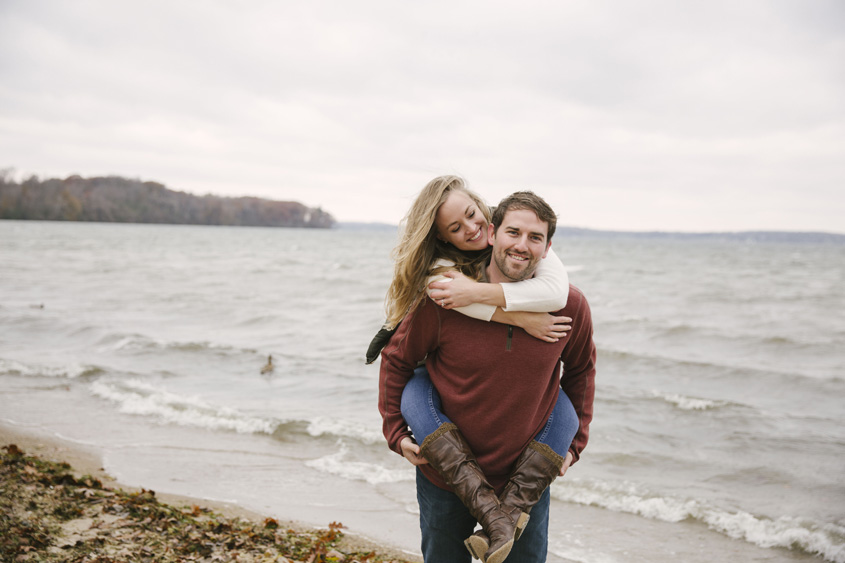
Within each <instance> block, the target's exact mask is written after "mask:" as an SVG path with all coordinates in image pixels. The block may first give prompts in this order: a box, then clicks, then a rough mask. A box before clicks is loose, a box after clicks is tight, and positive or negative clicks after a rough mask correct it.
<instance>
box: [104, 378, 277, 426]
mask: <svg viewBox="0 0 845 563" xmlns="http://www.w3.org/2000/svg"><path fill="white" fill-rule="evenodd" d="M91 390H92V391H93V393H94V394H95V395H96V396H98V397H100V398H103V399H106V400H109V401H112V402H114V403H117V404H118V405H119V408H120V411H121V412H124V413H128V414H138V415H145V416H152V417H155V418H158V419H159V420H161V421H164V422H168V423H171V424H178V425H180V426H198V427H202V428H210V429H213V430H234V431H235V432H240V433H264V434H271V433H272V432H273V430H274V429H275V427H276V424H277V423H276V422H275V421H272V420H268V419H264V418H260V417H253V416H248V415H245V414H243V413H239V412H238V411H236V410H235V409H232V408H229V407H222V406H218V405H213V404H211V403H209V402H207V401H204V400H202V399H199V398H197V397H184V396H180V395H176V394H174V393H170V392H169V391H165V390H163V389H158V388H156V387H154V386H152V385H149V384H147V383H144V382H142V381H139V380H137V379H129V380H127V381H121V382H116V381H112V382H106V381H102V380H100V381H95V382H94V383H92V384H91Z"/></svg>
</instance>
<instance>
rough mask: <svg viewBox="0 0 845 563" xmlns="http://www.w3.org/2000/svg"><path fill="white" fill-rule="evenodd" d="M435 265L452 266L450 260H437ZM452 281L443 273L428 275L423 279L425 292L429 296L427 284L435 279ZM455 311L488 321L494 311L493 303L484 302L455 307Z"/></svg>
mask: <svg viewBox="0 0 845 563" xmlns="http://www.w3.org/2000/svg"><path fill="white" fill-rule="evenodd" d="M436 265H437V266H454V264H453V263H452V262H449V261H448V260H442V259H441V260H438V261H437V264H436ZM443 280H446V281H449V282H450V281H452V278H447V277H446V276H443V275H436V276H428V279H426V280H425V292H426V293H427V294H428V296H429V297H431V289H429V288H428V284H430V283H431V282H436V281H443ZM454 310H455V311H457V312H459V313H463V314H464V315H466V316H468V317H472V318H473V319H478V320H480V321H487V322H490V319H492V318H493V313H495V312H496V306H495V305H485V304H484V303H471V304H469V305H467V306H466V307H455V309H454Z"/></svg>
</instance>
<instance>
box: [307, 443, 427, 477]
mask: <svg viewBox="0 0 845 563" xmlns="http://www.w3.org/2000/svg"><path fill="white" fill-rule="evenodd" d="M338 445H339V448H340V449H339V450H338V451H337V452H335V453H333V454H329V455H327V456H323V457H321V458H318V459H314V460H311V461H309V462H306V464H305V465H307V466H308V467H311V468H313V469H316V470H318V471H323V472H325V473H330V474H332V475H337V476H339V477H343V478H344V479H352V480H356V481H366V482H367V483H369V484H371V485H378V484H380V483H398V482H399V481H413V480H414V478H415V477H414V473H413V472H412V471H408V469H407V468H404V470H397V469H388V468H386V467H384V466H383V465H379V464H377V463H367V462H363V461H354V460H350V459H347V456H348V454H349V447H348V446H347V445H346V444H345V443H343V441H342V440H341V441H340V442H339V444H338Z"/></svg>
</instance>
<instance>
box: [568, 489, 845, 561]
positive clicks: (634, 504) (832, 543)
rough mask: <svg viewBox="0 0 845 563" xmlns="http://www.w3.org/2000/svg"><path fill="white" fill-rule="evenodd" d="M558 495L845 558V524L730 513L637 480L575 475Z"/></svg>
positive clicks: (769, 544) (763, 543)
mask: <svg viewBox="0 0 845 563" xmlns="http://www.w3.org/2000/svg"><path fill="white" fill-rule="evenodd" d="M552 495H553V496H554V497H555V498H556V499H558V500H562V501H565V502H573V503H577V504H584V505H589V506H598V507H601V508H606V509H608V510H613V511H615V512H627V513H630V514H637V515H640V516H644V517H646V518H651V519H654V520H662V521H665V522H680V521H682V520H686V519H687V518H692V519H695V520H698V521H700V522H703V523H705V524H707V526H708V527H709V528H710V529H712V530H716V531H718V532H721V533H723V534H725V535H727V536H730V537H731V538H734V539H742V540H745V541H747V542H750V543H753V544H755V545H758V546H760V547H766V548H768V547H784V548H787V549H799V550H801V551H804V552H806V553H810V554H814V555H820V556H822V557H823V558H825V559H826V560H827V561H833V562H835V563H845V527H843V526H838V525H836V524H830V523H820V522H817V521H813V520H810V519H807V518H795V517H791V516H781V517H780V518H778V519H777V520H772V519H770V518H766V517H763V516H754V515H753V514H749V513H747V512H743V511H737V512H727V511H724V510H721V509H718V508H715V507H712V506H708V505H707V504H706V503H703V502H701V501H698V500H682V499H677V498H671V497H658V496H650V495H648V494H647V493H642V492H640V491H638V490H637V487H636V486H634V485H632V484H609V483H602V482H596V481H591V482H587V481H580V480H575V479H573V480H569V481H566V482H560V483H556V484H555V485H553V486H552Z"/></svg>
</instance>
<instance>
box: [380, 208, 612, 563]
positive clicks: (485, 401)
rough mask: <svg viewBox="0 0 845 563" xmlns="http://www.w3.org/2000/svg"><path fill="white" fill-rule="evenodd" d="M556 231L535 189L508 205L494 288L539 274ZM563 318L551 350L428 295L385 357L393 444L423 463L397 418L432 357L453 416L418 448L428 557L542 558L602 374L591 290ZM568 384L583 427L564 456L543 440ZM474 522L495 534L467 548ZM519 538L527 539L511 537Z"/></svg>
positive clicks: (383, 405) (492, 266)
mask: <svg viewBox="0 0 845 563" xmlns="http://www.w3.org/2000/svg"><path fill="white" fill-rule="evenodd" d="M555 225H556V217H555V214H554V212H553V211H552V209H551V208H550V207H549V206H548V204H547V203H546V202H545V201H543V200H542V199H541V198H539V197H538V196H536V195H534V194H533V193H531V192H518V193H516V194H513V195H511V196H509V197H508V198H505V199H504V200H503V201H502V202H501V203H500V204H499V206H498V207H497V208H496V211H495V213H494V215H493V220H492V224H491V225H490V226H489V230H488V240H489V243H490V245H491V246H492V257H491V260H490V263H489V264H488V265H487V268H486V271H485V274H486V278H487V280H486V281H490V282H492V283H510V282H514V281H520V280H523V279H528V278H530V277H532V276H533V274H534V271H535V269H536V267H537V264H538V263H539V261H540V260H542V259H543V258H545V256H546V253H547V252H548V249H549V247H550V246H551V238H552V235H553V234H554V230H555ZM554 314H555V315H559V316H567V317H571V318H572V319H573V320H572V329H571V330H570V331H569V332H568V333H567V335H566V336H565V337H564V338H562V339H560V340H559V341H558V342H555V343H548V342H543V341H540V340H538V339H535V338H533V337H531V336H530V335H528V334H527V333H526V332H524V331H523V330H522V329H519V328H516V327H513V326H508V325H502V324H497V323H486V322H483V321H478V320H476V319H472V318H470V317H467V316H465V315H462V314H460V313H457V312H455V311H452V310H444V309H442V308H440V307H438V306H437V305H436V304H435V303H434V302H433V301H431V300H429V299H427V300H426V301H425V302H424V303H422V304H421V305H420V306H418V307H417V308H416V309H415V310H414V311H413V312H412V313H411V314H410V315H408V316H407V317H406V318H405V320H404V321H403V322H402V324H401V325H400V326H399V329H398V330H397V332H396V334H395V335H394V336H393V338H392V339H391V341H390V343H389V344H388V345H387V346H386V347H385V349H384V350H383V352H382V363H381V373H380V382H379V387H380V389H379V391H380V393H379V410H380V412H381V414H382V417H383V419H384V433H385V437H386V438H387V441H388V445H389V446H390V448H391V449H393V450H394V451H396V452H397V453H399V454H401V455H405V457H406V458H408V459H409V461H411V462H412V463H414V464H415V465H417V464H419V460H418V459H414V455H413V453H412V452H410V451H409V450H408V445H409V444H410V443H412V442H411V440H410V432H409V430H408V428H407V425H406V424H405V422H404V420H403V419H402V417H401V412H400V402H401V395H402V389H403V388H404V386H405V384H406V383H407V381H408V380H409V379H410V377H411V375H412V374H413V370H414V368H415V367H416V365H417V363H418V362H419V361H422V360H425V362H426V367H427V369H428V373H429V375H430V377H431V380H432V382H433V383H434V385H435V387H436V388H437V390H438V392H439V394H440V397H441V399H442V410H443V412H444V413H445V414H446V415H448V417H449V418H450V419H451V421H452V423H448V424H443V425H442V426H441V427H440V428H438V429H437V431H435V432H433V433H432V434H431V435H429V436H428V437H426V439H425V440H424V441H423V443H422V445H421V455H422V456H423V457H424V458H425V459H426V460H427V461H428V464H423V465H419V466H418V471H417V499H418V501H419V505H420V527H421V530H422V536H423V538H422V540H423V541H422V548H423V556H424V558H425V560H426V561H429V562H432V563H449V562H452V561H468V560H469V559H470V558H469V555H468V553H467V551H466V549H465V548H464V544H465V543H466V546H467V547H468V548H469V549H470V550H471V551H472V552H473V553H474V554H475V555H476V556H477V557H479V558H486V560H487V561H488V563H489V562H495V563H498V562H500V561H502V560H504V558H505V557H508V558H509V560H510V561H513V562H514V563H517V562H522V561H525V562H538V563H539V562H543V561H545V559H546V552H547V547H548V510H549V502H550V496H549V492H548V490H547V488H548V485H549V484H550V483H551V481H552V480H553V479H554V477H555V476H557V475H558V472H560V474H562V473H563V472H565V470H566V468H567V467H569V465H570V464H571V463H573V462H575V461H576V460H577V459H578V457H579V455H580V453H581V451H582V450H583V448H584V446H585V445H586V443H587V437H588V434H589V424H590V421H591V420H592V412H593V395H594V378H595V346H594V344H593V340H592V321H591V317H590V309H589V306H588V304H587V302H586V299H585V298H584V296H583V294H582V293H581V292H580V291H579V290H578V289H576V288H575V287H570V293H569V298H568V302H567V305H566V307H565V308H564V309H562V310H561V311H559V312H556V313H554ZM561 362H563V364H564V370H563V373H562V374H561ZM561 388H562V389H563V391H564V392H565V393H566V394H567V396H568V397H569V398H570V400H571V401H572V404H573V406H574V407H575V411H576V413H577V415H578V419H579V424H580V426H579V429H578V432H577V433H576V435H575V438H574V440H573V441H572V445H571V446H570V448H569V450H568V452H567V454H566V457H565V458H561V457H560V456H559V455H558V454H556V453H555V452H551V451H549V450H548V448H547V449H544V448H543V447H542V445H538V444H537V442H535V441H534V438H535V436H536V435H537V434H538V432H539V431H540V430H541V429H542V428H543V427H544V425H545V424H546V422H547V420H548V418H549V415H550V414H551V413H552V411H553V409H554V407H555V404H556V402H557V396H558V393H559V392H560V390H561ZM555 457H557V458H559V461H558V462H557V463H555V462H554V461H552V460H553V458H555ZM497 495H501V498H499V497H498V496H497ZM532 507H533V508H532ZM529 510H530V511H531V518H530V520H527V526H525V527H524V530H523V529H522V526H524V525H525V524H524V522H525V520H526V519H527V515H526V513H527V512H528V511H529ZM476 521H478V522H480V523H481V524H482V527H483V528H484V531H485V532H487V534H488V536H489V537H486V536H481V537H480V538H479V537H478V536H477V535H476V536H473V538H470V539H467V540H466V542H465V541H464V540H465V538H467V536H469V535H470V534H471V533H472V531H473V528H474V527H475V524H476ZM520 534H521V536H520ZM515 536H516V537H519V541H517V542H514V537H515ZM477 541H480V542H481V545H482V546H483V548H481V549H480V550H479V549H478V548H477V543H475V542H477ZM487 547H489V549H487V550H486V551H485V549H486V548H487Z"/></svg>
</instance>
